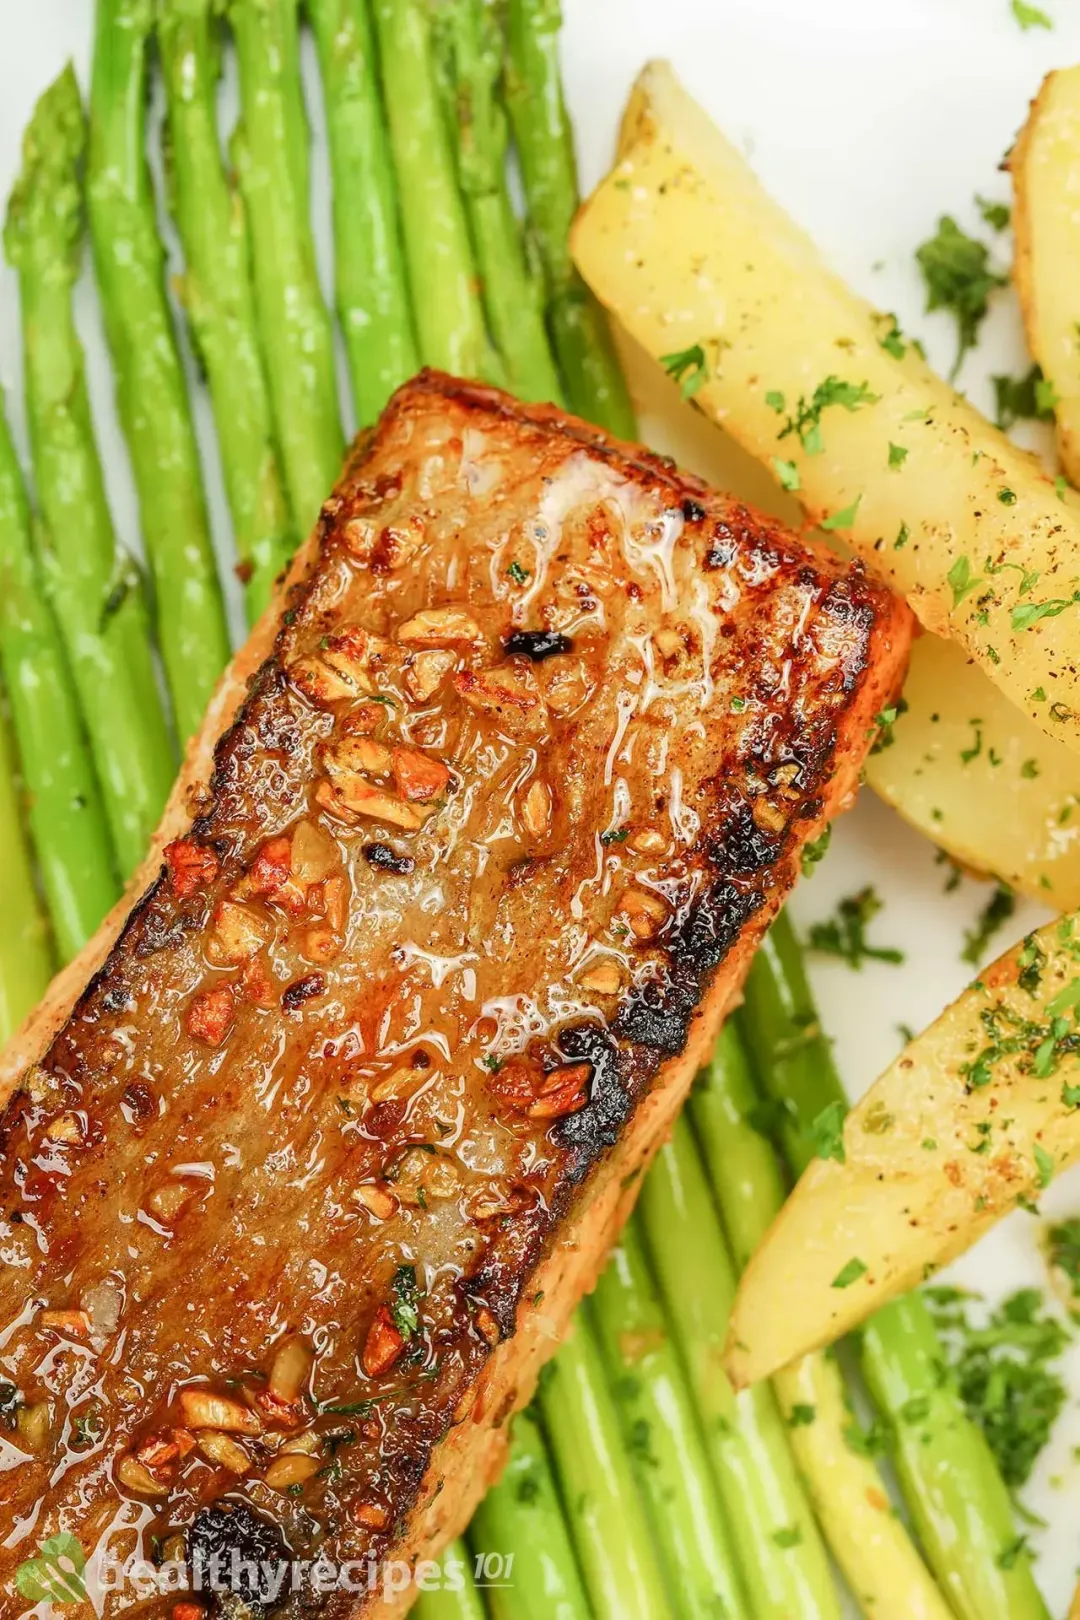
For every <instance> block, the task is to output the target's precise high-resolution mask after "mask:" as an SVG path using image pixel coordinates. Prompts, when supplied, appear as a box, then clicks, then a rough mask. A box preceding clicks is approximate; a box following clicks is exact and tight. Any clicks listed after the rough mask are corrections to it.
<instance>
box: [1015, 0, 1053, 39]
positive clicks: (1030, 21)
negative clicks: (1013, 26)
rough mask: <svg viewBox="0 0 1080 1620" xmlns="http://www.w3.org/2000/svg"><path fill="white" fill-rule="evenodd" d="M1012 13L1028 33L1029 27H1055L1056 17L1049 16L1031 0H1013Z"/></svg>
mask: <svg viewBox="0 0 1080 1620" xmlns="http://www.w3.org/2000/svg"><path fill="white" fill-rule="evenodd" d="M1012 14H1013V16H1014V17H1015V18H1016V20H1017V22H1018V23H1019V24H1020V26H1021V28H1022V29H1023V30H1024V33H1025V34H1026V33H1027V31H1028V29H1029V28H1053V26H1054V19H1053V18H1052V17H1048V16H1047V14H1046V12H1045V11H1041V10H1040V9H1039V7H1038V6H1033V5H1030V4H1029V0H1012Z"/></svg>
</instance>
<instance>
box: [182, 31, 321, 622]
mask: <svg viewBox="0 0 1080 1620" xmlns="http://www.w3.org/2000/svg"><path fill="white" fill-rule="evenodd" d="M215 8H216V0H158V12H157V37H158V48H159V52H160V57H161V65H162V72H163V76H164V80H165V95H166V108H167V112H168V130H169V140H168V147H167V159H168V165H169V175H170V180H171V185H170V188H169V191H170V201H171V204H172V208H173V213H174V215H175V218H176V224H177V229H178V231H179V233H180V240H181V242H182V244H183V248H184V273H183V276H182V278H181V279H180V282H179V287H180V295H181V299H182V301H183V305H184V309H185V311H186V313H187V317H188V320H189V322H190V324H191V331H192V336H193V339H194V345H195V349H196V351H197V353H198V354H199V356H200V357H201V360H202V363H203V365H204V367H205V370H206V377H207V381H208V383H209V385H210V398H211V401H212V403H213V408H214V423H215V426H216V427H217V436H218V443H219V445H220V448H221V466H222V472H223V474H224V478H225V493H226V495H227V497H228V501H229V511H230V513H231V514H232V522H233V533H234V535H235V538H236V552H237V557H238V559H239V562H238V568H237V572H238V573H239V574H240V576H241V578H242V579H243V581H244V587H245V598H246V605H247V613H248V618H249V620H255V619H257V618H258V616H259V614H260V613H261V612H262V610H263V608H264V607H265V606H266V604H267V602H268V601H269V600H270V594H271V591H272V589H273V584H274V580H275V579H276V578H277V576H278V574H279V573H280V572H281V570H282V568H283V567H284V566H285V564H286V563H287V562H288V560H289V557H290V555H291V553H292V550H293V545H294V535H293V532H292V521H291V518H290V515H289V507H288V502H287V500H286V498H285V486H284V481H283V477H282V471H281V464H280V461H279V459H278V451H277V444H276V441H275V438H274V426H273V419H272V416H271V412H270V397H269V393H268V391H267V384H266V375H265V371H264V368H263V360H262V355H261V353H260V349H259V336H258V323H257V319H256V313H255V291H254V287H253V284H252V270H251V248H250V242H249V238H248V227H247V216H246V214H245V211H244V207H243V204H242V202H241V200H240V198H239V195H238V194H237V191H236V187H235V185H234V184H233V182H232V180H231V178H230V177H229V176H227V175H226V173H225V166H224V164H223V162H222V159H221V147H220V144H219V141H218V131H217V84H218V75H219V65H220V50H219V41H218V39H217V36H216V31H215V30H216V16H215Z"/></svg>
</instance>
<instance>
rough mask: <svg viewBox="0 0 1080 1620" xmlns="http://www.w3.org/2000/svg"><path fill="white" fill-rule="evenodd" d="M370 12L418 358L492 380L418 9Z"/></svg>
mask: <svg viewBox="0 0 1080 1620" xmlns="http://www.w3.org/2000/svg"><path fill="white" fill-rule="evenodd" d="M374 13H375V22H376V31H377V36H378V43H379V60H380V69H381V73H382V85H383V100H384V103H385V106H386V112H387V121H388V124H389V129H390V145H391V148H392V150H393V156H394V165H395V168H396V169H397V176H398V185H399V188H400V197H401V211H402V226H403V229H404V236H405V256H406V260H407V262H408V266H409V284H410V286H411V288H412V299H413V312H414V314H415V316H416V330H417V337H418V338H419V343H420V358H421V360H422V361H423V362H424V364H425V365H429V366H440V367H441V368H442V369H443V370H444V371H451V372H454V373H456V375H458V376H460V377H487V378H489V379H490V380H492V381H499V380H501V379H500V377H499V376H498V375H497V366H496V365H495V362H494V356H493V355H492V352H491V348H490V345H489V343H488V340H487V334H486V331H485V328H484V315H483V310H482V308H481V304H480V297H479V293H478V291H477V286H476V268H475V266H474V264H473V256H472V248H471V245H470V242H469V227H468V221H467V219H466V215H465V205H464V202H463V201H462V198H461V196H460V194H459V192H458V188H457V181H456V177H455V174H454V158H453V153H452V151H451V147H450V132H449V130H448V128H447V124H446V119H445V117H444V115H443V108H442V102H441V98H440V96H439V87H438V82H437V78H436V73H435V60H434V53H433V45H432V38H431V23H430V19H429V15H428V7H427V4H426V0H374Z"/></svg>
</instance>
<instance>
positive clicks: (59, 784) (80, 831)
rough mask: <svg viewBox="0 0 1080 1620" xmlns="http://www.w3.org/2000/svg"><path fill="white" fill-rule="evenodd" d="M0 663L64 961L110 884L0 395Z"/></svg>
mask: <svg viewBox="0 0 1080 1620" xmlns="http://www.w3.org/2000/svg"><path fill="white" fill-rule="evenodd" d="M0 669H2V670H3V676H4V682H5V685H6V686H7V692H8V700H9V703H10V705H11V718H12V722H13V725H14V729H15V736H16V739H17V741H18V745H19V757H20V761H21V765H22V775H23V779H24V781H25V784H26V789H27V798H28V812H27V815H28V820H29V824H30V835H31V840H32V842H33V845H34V850H35V853H36V855H37V861H38V867H39V870H40V872H41V883H42V888H43V889H44V891H45V901H46V904H47V906H48V911H49V917H50V919H51V922H52V931H53V937H54V939H55V941H56V947H57V951H58V954H59V956H60V958H61V960H62V961H67V960H68V959H69V958H70V957H72V956H74V955H75V953H76V951H78V950H79V948H80V947H81V946H82V945H83V944H84V942H85V941H86V940H87V939H89V937H90V935H91V934H92V933H93V932H94V929H95V928H96V927H97V925H98V923H99V922H100V921H101V919H102V917H104V915H105V913H106V912H107V911H108V909H109V907H110V906H111V905H112V903H113V901H114V900H115V899H116V897H117V894H118V893H119V884H118V883H117V881H116V876H115V873H114V870H113V852H112V845H111V843H110V842H109V827H108V823H107V821H106V819H105V810H104V806H103V805H102V802H101V793H100V790H99V788H98V784H97V778H96V776H95V775H94V769H93V765H92V764H91V760H90V754H89V751H88V749H87V745H86V736H85V733H84V731H83V725H82V720H81V718H80V715H79V707H78V700H77V698H76V696H75V688H74V686H73V685H72V681H71V672H70V671H69V669H68V663H67V658H66V657H65V654H64V648H63V644H62V642H61V640H60V632H59V629H58V627H57V624H56V619H55V617H54V615H53V610H52V607H51V606H50V604H49V601H48V599H47V597H46V595H45V590H44V584H43V582H42V580H41V577H40V572H39V569H38V566H37V562H36V559H35V557H34V552H33V541H32V535H31V517H30V507H29V503H28V501H27V497H26V487H25V485H24V483H23V479H22V473H21V471H20V469H19V464H18V461H17V459H16V456H15V447H14V445H13V444H12V442H11V435H10V433H9V432H8V426H7V419H6V417H5V415H4V410H3V404H2V400H0Z"/></svg>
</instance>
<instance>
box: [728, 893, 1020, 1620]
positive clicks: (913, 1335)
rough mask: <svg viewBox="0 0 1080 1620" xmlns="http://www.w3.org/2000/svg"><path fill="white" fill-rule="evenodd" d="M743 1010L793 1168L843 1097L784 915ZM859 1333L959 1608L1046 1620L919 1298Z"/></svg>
mask: <svg viewBox="0 0 1080 1620" xmlns="http://www.w3.org/2000/svg"><path fill="white" fill-rule="evenodd" d="M745 1019H746V1029H747V1033H748V1035H749V1039H750V1049H751V1053H752V1056H753V1060H754V1064H755V1068H756V1070H757V1073H758V1077H759V1079H760V1080H761V1083H762V1084H763V1086H764V1087H765V1089H766V1091H767V1092H768V1094H769V1096H771V1097H773V1098H774V1099H775V1100H776V1101H777V1103H779V1104H780V1132H781V1139H782V1142H783V1147H784V1151H785V1153H786V1155H787V1157H788V1160H789V1163H790V1165H791V1169H792V1171H793V1173H795V1174H800V1173H801V1172H802V1170H804V1169H805V1167H806V1165H807V1164H808V1163H809V1162H810V1160H811V1158H813V1156H814V1154H815V1152H816V1148H815V1143H814V1122H815V1121H821V1119H822V1115H823V1114H825V1112H826V1110H831V1111H832V1113H833V1115H834V1123H838V1122H839V1119H840V1117H841V1114H842V1111H843V1110H844V1109H845V1108H846V1107H847V1101H846V1098H845V1095H844V1090H843V1086H842V1084H841V1081H840V1077H839V1075H838V1073H837V1071H836V1066H835V1064H834V1062H833V1058H832V1054H831V1052H830V1049H829V1044H828V1041H827V1040H826V1039H825V1037H824V1036H823V1035H822V1033H821V1028H820V1025H819V1024H818V1020H817V1011H816V1009H815V1006H814V1002H813V998H812V996H811V994H810V988H809V985H808V983H807V979H806V972H805V968H804V967H803V963H802V957H801V953H800V950H799V946H798V943H797V941H796V939H795V935H794V931H793V930H792V927H791V924H790V923H789V921H788V920H787V918H786V916H783V915H781V916H780V917H779V918H778V919H777V921H776V922H775V923H774V924H773V926H772V929H771V930H770V932H769V934H768V936H767V938H766V940H765V942H764V944H763V945H762V946H761V948H760V949H759V951H758V953H757V955H756V956H755V958H754V962H753V965H752V967H751V970H750V975H749V978H748V980H747V985H746V1007H745ZM828 1117H829V1116H828V1115H826V1119H828ZM820 1128H821V1127H820V1125H819V1130H820ZM860 1340H861V1345H862V1351H861V1359H862V1370H863V1374H864V1376H865V1378H866V1382H867V1384H868V1386H869V1387H870V1390H871V1392H872V1394H873V1396H874V1398H875V1400H876V1401H877V1402H878V1405H879V1407H880V1409H881V1411H882V1413H883V1414H884V1416H885V1417H886V1419H887V1420H888V1422H889V1424H890V1427H891V1429H892V1430H893V1432H894V1434H895V1439H896V1450H895V1453H894V1463H895V1467H896V1473H897V1478H898V1479H899V1482H900V1487H901V1490H902V1491H903V1493H904V1498H905V1500H906V1502H907V1505H908V1510H909V1512H910V1514H911V1518H912V1522H913V1524H914V1526H915V1529H916V1531H917V1533H918V1536H919V1540H920V1542H921V1544H922V1548H923V1551H924V1553H925V1555H926V1559H927V1562H928V1563H929V1565H930V1567H931V1569H932V1570H933V1572H934V1574H935V1576H936V1577H937V1580H938V1584H939V1585H940V1587H941V1589H942V1590H943V1591H944V1592H945V1594H946V1596H947V1597H948V1599H949V1602H950V1604H951V1605H952V1607H953V1609H954V1610H955V1612H956V1614H957V1615H959V1616H961V1617H962V1620H1046V1617H1047V1610H1046V1606H1045V1604H1044V1602H1043V1600H1042V1598H1041V1596H1040V1594H1039V1591H1038V1589H1037V1587H1036V1585H1035V1580H1034V1577H1033V1575H1032V1572H1031V1565H1030V1562H1029V1560H1028V1558H1027V1555H1026V1554H1025V1553H1024V1552H1023V1550H1022V1549H1021V1550H1019V1551H1018V1550H1017V1548H1018V1543H1017V1538H1016V1529H1015V1524H1014V1520H1013V1512H1012V1504H1011V1502H1010V1499H1009V1493H1008V1491H1007V1489H1006V1487H1005V1485H1004V1483H1003V1481H1002V1478H1001V1475H1000V1473H999V1472H998V1469H997V1465H996V1463H995V1461H994V1458H993V1455H992V1453H991V1451H990V1448H989V1447H988V1445H987V1444H986V1441H985V1439H984V1437H983V1435H982V1433H981V1431H980V1430H979V1429H978V1428H977V1426H976V1425H975V1424H974V1423H972V1422H971V1421H970V1419H969V1418H968V1417H967V1414H966V1413H965V1411H964V1408H963V1404H962V1402H961V1400H960V1397H959V1395H958V1394H957V1393H956V1391H955V1390H954V1389H953V1387H952V1386H951V1384H950V1383H949V1382H948V1381H947V1380H944V1379H942V1377H941V1368H942V1366H943V1365H944V1364H945V1354H944V1350H943V1348H942V1345H941V1341H940V1339H939V1338H938V1334H937V1330H936V1329H935V1327H934V1324H933V1321H932V1319H931V1317H930V1314H929V1311H928V1310H927V1307H926V1304H925V1302H924V1300H923V1299H922V1298H921V1296H920V1295H918V1294H909V1295H908V1296H907V1298H905V1299H901V1300H897V1301H895V1302H894V1303H892V1304H890V1305H887V1306H886V1307H885V1308H884V1309H883V1310H881V1311H879V1312H878V1313H877V1315H876V1316H874V1317H873V1318H871V1320H870V1321H869V1322H868V1323H866V1324H865V1325H864V1327H863V1329H862V1331H861V1334H860Z"/></svg>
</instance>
